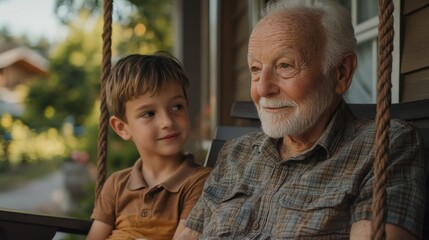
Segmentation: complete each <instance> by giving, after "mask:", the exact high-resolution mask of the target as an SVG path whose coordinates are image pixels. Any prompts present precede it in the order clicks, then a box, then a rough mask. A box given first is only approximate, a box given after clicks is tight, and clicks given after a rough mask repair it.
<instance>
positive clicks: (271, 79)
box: [258, 66, 279, 97]
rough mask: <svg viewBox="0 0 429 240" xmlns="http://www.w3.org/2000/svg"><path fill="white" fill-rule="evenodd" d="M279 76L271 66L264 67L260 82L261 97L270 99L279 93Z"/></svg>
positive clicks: (259, 92)
mask: <svg viewBox="0 0 429 240" xmlns="http://www.w3.org/2000/svg"><path fill="white" fill-rule="evenodd" d="M277 82H278V76H277V74H276V73H275V71H274V70H273V68H272V67H270V66H264V67H263V68H262V70H261V75H260V78H259V82H258V94H259V96H261V97H270V96H273V95H276V94H278V93H279V87H278V85H277Z"/></svg>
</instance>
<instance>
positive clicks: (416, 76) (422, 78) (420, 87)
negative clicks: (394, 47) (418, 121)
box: [401, 40, 429, 108]
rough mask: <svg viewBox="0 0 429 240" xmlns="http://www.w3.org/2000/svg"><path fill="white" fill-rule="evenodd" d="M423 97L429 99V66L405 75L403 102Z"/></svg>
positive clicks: (402, 92) (402, 93)
mask: <svg viewBox="0 0 429 240" xmlns="http://www.w3.org/2000/svg"><path fill="white" fill-rule="evenodd" d="M428 41H429V40H428ZM421 99H429V67H428V68H425V69H423V70H420V71H417V72H412V73H408V74H404V75H403V80H402V91H401V102H410V101H416V100H421ZM428 108H429V107H428Z"/></svg>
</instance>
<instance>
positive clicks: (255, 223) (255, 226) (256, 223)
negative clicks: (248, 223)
mask: <svg viewBox="0 0 429 240" xmlns="http://www.w3.org/2000/svg"><path fill="white" fill-rule="evenodd" d="M252 228H253V230H258V228H259V223H258V222H254V223H253V226H252Z"/></svg>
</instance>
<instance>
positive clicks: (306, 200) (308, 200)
mask: <svg viewBox="0 0 429 240" xmlns="http://www.w3.org/2000/svg"><path fill="white" fill-rule="evenodd" d="M312 201H313V197H312V196H307V198H305V202H306V203H311V202H312Z"/></svg>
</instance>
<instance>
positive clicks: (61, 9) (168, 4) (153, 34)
mask: <svg viewBox="0 0 429 240" xmlns="http://www.w3.org/2000/svg"><path fill="white" fill-rule="evenodd" d="M82 12H87V13H88V14H89V15H90V16H102V15H103V1H101V0H85V1H75V0H57V1H56V5H55V13H56V15H57V16H58V17H59V19H60V20H61V21H62V22H63V23H64V24H69V23H70V22H72V21H73V20H74V19H76V16H78V15H79V14H81V13H82ZM172 12H173V6H172V1H171V0H145V1H141V0H122V1H114V3H113V14H114V19H113V20H114V22H116V25H115V26H114V27H113V31H116V30H122V31H123V32H124V34H125V35H124V36H123V38H124V40H125V39H126V41H122V42H120V43H118V45H117V46H116V49H117V50H118V53H119V55H124V54H127V53H129V52H146V53H148V52H152V51H150V49H153V48H155V49H158V50H165V51H172V43H173V42H172V39H173V37H172V32H173V31H172V29H173V27H172V24H171V17H172Z"/></svg>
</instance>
